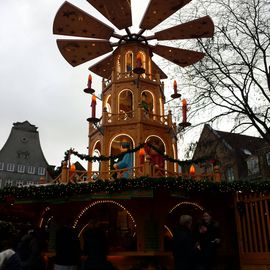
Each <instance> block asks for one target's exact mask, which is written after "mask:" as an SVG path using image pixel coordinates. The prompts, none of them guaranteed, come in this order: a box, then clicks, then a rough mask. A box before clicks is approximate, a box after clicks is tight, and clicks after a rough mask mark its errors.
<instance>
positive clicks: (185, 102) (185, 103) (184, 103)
mask: <svg viewBox="0 0 270 270" xmlns="http://www.w3.org/2000/svg"><path fill="white" fill-rule="evenodd" d="M182 106H187V100H186V99H185V98H184V99H182Z"/></svg>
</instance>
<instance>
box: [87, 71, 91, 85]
mask: <svg viewBox="0 0 270 270" xmlns="http://www.w3.org/2000/svg"><path fill="white" fill-rule="evenodd" d="M87 87H88V88H92V76H91V74H89V76H88V83H87Z"/></svg>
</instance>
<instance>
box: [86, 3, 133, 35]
mask: <svg viewBox="0 0 270 270" xmlns="http://www.w3.org/2000/svg"><path fill="white" fill-rule="evenodd" d="M87 1H88V2H89V3H90V4H91V5H92V6H93V7H94V8H95V9H97V10H98V11H99V12H100V13H101V14H102V15H103V16H104V17H106V18H107V19H108V20H109V21H110V22H111V23H112V24H113V25H115V26H116V27H117V28H118V29H120V30H121V29H124V28H127V27H129V26H131V25H132V17H131V4H130V0H87Z"/></svg>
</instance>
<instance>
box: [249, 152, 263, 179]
mask: <svg viewBox="0 0 270 270" xmlns="http://www.w3.org/2000/svg"><path fill="white" fill-rule="evenodd" d="M247 167H248V175H253V174H257V173H259V172H260V168H259V159H258V157H256V156H252V157H250V158H248V159H247Z"/></svg>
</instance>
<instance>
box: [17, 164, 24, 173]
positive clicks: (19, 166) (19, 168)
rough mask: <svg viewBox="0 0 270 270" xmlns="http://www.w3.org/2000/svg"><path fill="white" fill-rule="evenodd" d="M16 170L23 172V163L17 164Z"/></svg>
mask: <svg viewBox="0 0 270 270" xmlns="http://www.w3.org/2000/svg"><path fill="white" fill-rule="evenodd" d="M17 171H18V172H19V173H24V171H25V165H22V164H19V165H18V168H17Z"/></svg>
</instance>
